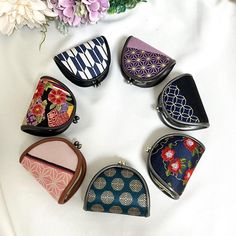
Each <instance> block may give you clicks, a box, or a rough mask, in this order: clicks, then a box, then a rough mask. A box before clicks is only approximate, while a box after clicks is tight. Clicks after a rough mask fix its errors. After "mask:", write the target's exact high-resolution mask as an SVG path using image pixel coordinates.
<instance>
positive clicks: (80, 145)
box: [74, 140, 82, 149]
mask: <svg viewBox="0 0 236 236" xmlns="http://www.w3.org/2000/svg"><path fill="white" fill-rule="evenodd" d="M74 146H75V147H76V148H77V149H81V148H82V144H81V143H80V142H79V141H77V140H76V141H75V142H74Z"/></svg>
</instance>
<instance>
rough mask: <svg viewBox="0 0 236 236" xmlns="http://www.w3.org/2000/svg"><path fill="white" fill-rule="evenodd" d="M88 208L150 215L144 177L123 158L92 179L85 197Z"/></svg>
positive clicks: (96, 210) (85, 207)
mask: <svg viewBox="0 0 236 236" xmlns="http://www.w3.org/2000/svg"><path fill="white" fill-rule="evenodd" d="M84 210H86V211H95V212H107V213H117V214H126V215H133V216H145V217H148V216H149V215H150V196H149V190H148V187H147V184H146V182H145V180H144V178H143V177H142V176H141V174H140V173H138V172H137V171H136V170H135V169H133V168H131V167H128V166H126V165H125V164H124V163H123V162H119V163H118V164H116V165H110V166H107V167H105V168H103V169H102V170H100V171H99V172H98V173H97V174H96V175H95V176H94V177H93V179H92V181H91V182H90V184H89V186H88V189H87V192H86V195H85V200H84Z"/></svg>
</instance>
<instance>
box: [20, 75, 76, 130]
mask: <svg viewBox="0 0 236 236" xmlns="http://www.w3.org/2000/svg"><path fill="white" fill-rule="evenodd" d="M74 105H75V101H74V100H73V98H72V95H71V94H70V93H69V91H67V90H66V88H65V87H63V85H62V84H61V83H60V84H59V83H58V82H57V81H56V80H53V79H51V78H47V77H43V78H41V79H40V81H39V83H38V86H37V88H36V90H35V93H34V95H33V99H32V101H31V104H30V107H29V109H28V111H27V114H26V117H25V119H24V121H23V125H32V126H38V127H58V126H61V125H64V124H65V123H66V122H67V121H69V119H70V117H71V116H72V114H73V111H74V109H75V107H74Z"/></svg>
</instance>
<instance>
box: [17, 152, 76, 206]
mask: <svg viewBox="0 0 236 236" xmlns="http://www.w3.org/2000/svg"><path fill="white" fill-rule="evenodd" d="M21 164H22V165H23V166H24V168H25V169H26V170H28V171H29V172H30V173H31V174H32V175H33V176H34V177H35V179H36V180H37V181H38V182H39V183H40V184H41V185H42V186H43V187H44V188H45V189H46V190H47V191H48V192H49V193H50V194H51V196H52V197H53V198H54V199H56V200H57V201H58V200H59V198H60V196H61V194H62V193H63V191H64V190H65V188H66V187H67V186H68V184H69V182H70V181H71V179H72V177H73V175H74V174H73V171H69V170H68V171H67V170H64V169H62V168H59V167H55V166H53V165H50V164H49V163H46V162H43V161H40V160H36V159H34V158H31V157H29V156H25V157H24V158H23V160H22V162H21Z"/></svg>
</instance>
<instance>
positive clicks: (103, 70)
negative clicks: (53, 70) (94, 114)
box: [54, 36, 111, 87]
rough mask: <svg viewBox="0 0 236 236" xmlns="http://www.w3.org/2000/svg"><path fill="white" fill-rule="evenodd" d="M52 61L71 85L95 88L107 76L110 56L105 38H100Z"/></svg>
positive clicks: (78, 46)
mask: <svg viewBox="0 0 236 236" xmlns="http://www.w3.org/2000/svg"><path fill="white" fill-rule="evenodd" d="M54 61H55V62H56V64H57V66H58V67H59V69H60V70H61V72H62V73H63V74H64V75H65V77H66V78H67V79H68V80H70V81H71V82H72V83H74V84H76V85H78V86H81V87H90V86H95V87H96V86H98V85H100V83H101V82H102V81H103V80H104V79H105V78H106V76H107V74H108V71H109V66H110V62H111V54H110V49H109V45H108V42H107V40H106V38H105V37H104V36H100V37H97V38H95V39H92V40H90V41H88V42H86V43H83V44H80V45H77V46H75V47H74V48H71V49H69V50H67V51H64V52H62V53H60V54H58V55H57V56H55V57H54Z"/></svg>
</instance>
